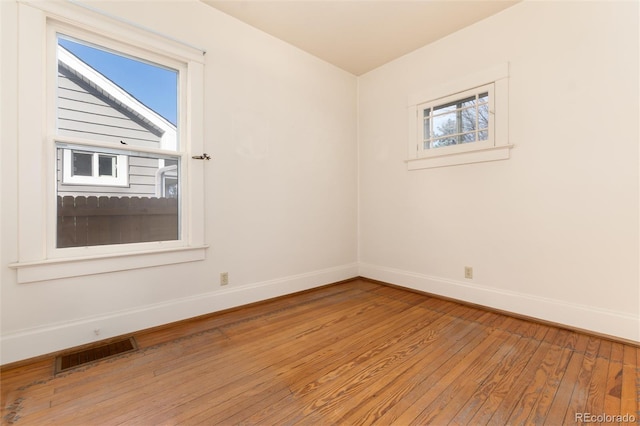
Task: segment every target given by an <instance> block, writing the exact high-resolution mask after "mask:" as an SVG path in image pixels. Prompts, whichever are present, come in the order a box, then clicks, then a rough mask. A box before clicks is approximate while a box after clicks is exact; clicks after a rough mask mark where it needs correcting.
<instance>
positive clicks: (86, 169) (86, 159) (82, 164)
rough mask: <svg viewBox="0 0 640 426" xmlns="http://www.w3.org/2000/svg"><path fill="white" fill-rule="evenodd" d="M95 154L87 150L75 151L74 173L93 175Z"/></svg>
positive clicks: (76, 174)
mask: <svg viewBox="0 0 640 426" xmlns="http://www.w3.org/2000/svg"><path fill="white" fill-rule="evenodd" d="M92 165H93V155H92V154H88V153H85V152H74V153H73V175H74V176H92V175H93V167H92Z"/></svg>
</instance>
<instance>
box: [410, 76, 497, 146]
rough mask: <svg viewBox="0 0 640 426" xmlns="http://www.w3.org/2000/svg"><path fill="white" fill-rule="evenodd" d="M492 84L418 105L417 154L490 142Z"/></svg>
mask: <svg viewBox="0 0 640 426" xmlns="http://www.w3.org/2000/svg"><path fill="white" fill-rule="evenodd" d="M492 104H493V85H485V86H482V87H478V88H476V89H472V90H468V91H465V92H462V93H458V94H455V95H452V96H448V97H446V98H441V99H438V100H434V101H431V102H427V103H424V104H422V105H419V106H418V111H419V116H420V117H421V121H422V122H421V123H420V126H419V127H420V131H419V138H420V139H419V141H420V142H419V143H418V146H417V148H418V151H419V152H423V153H424V155H428V153H429V152H431V151H434V150H436V151H441V150H446V148H447V147H454V146H458V145H464V144H471V143H478V142H485V143H491V142H492V141H491V138H492V136H493V135H492V133H493V132H492V126H493V118H492V114H491V113H490V111H491V110H492Z"/></svg>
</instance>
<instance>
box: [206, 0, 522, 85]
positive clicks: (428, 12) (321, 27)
mask: <svg viewBox="0 0 640 426" xmlns="http://www.w3.org/2000/svg"><path fill="white" fill-rule="evenodd" d="M202 1H203V2H204V3H206V4H208V5H210V6H212V7H214V8H216V9H219V10H221V11H223V12H225V13H227V14H229V15H231V16H234V17H235V18H237V19H239V20H241V21H244V22H246V23H247V24H249V25H252V26H254V27H256V28H259V29H260V30H262V31H265V32H266V33H269V34H271V35H273V36H275V37H277V38H279V39H281V40H284V41H286V42H288V43H290V44H292V45H294V46H297V47H299V48H300V49H303V50H305V51H307V52H309V53H311V54H312V55H314V56H317V57H319V58H321V59H324V60H325V61H327V62H330V63H332V64H334V65H336V66H337V67H339V68H342V69H344V70H346V71H348V72H350V73H352V74H354V75H361V74H364V73H366V72H368V71H370V70H372V69H374V68H377V67H379V66H380V65H383V64H385V63H387V62H389V61H392V60H394V59H396V58H398V57H400V56H402V55H404V54H406V53H409V52H411V51H413V50H416V49H417V48H419V47H421V46H424V45H426V44H429V43H431V42H433V41H435V40H438V39H440V38H442V37H445V36H447V35H448V34H451V33H453V32H455V31H458V30H459V29H461V28H464V27H466V26H468V25H471V24H473V23H474V22H477V21H480V20H482V19H484V18H487V17H488V16H491V15H493V14H495V13H498V12H500V11H501V10H503V9H506V8H507V7H509V6H512V5H513V4H515V3H517V2H518V1H519V0H222V1H219V0H202Z"/></svg>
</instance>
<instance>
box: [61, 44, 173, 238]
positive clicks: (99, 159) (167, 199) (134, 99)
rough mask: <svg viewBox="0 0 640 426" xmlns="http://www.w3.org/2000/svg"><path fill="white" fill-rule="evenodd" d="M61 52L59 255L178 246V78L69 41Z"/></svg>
mask: <svg viewBox="0 0 640 426" xmlns="http://www.w3.org/2000/svg"><path fill="white" fill-rule="evenodd" d="M55 44H56V46H55V47H56V58H57V78H56V80H55V81H56V82H57V83H56V90H55V126H54V128H55V136H54V143H55V144H56V156H55V157H56V164H57V166H56V170H57V176H58V178H57V184H56V199H57V208H56V233H55V245H54V247H55V248H56V249H62V248H65V249H68V248H70V247H89V246H109V245H121V244H132V243H148V242H158V241H179V240H180V239H181V238H182V236H183V233H182V227H183V226H184V223H183V221H182V217H183V216H182V208H181V205H182V197H181V194H182V193H183V188H181V185H184V180H183V179H182V178H181V170H182V167H181V162H182V159H183V157H184V155H183V152H182V151H181V149H180V143H179V139H180V138H179V134H180V132H179V123H180V119H179V118H180V115H179V108H178V105H179V104H180V99H179V90H178V87H179V82H180V78H181V77H180V71H179V70H178V69H177V67H176V68H174V67H170V66H167V65H165V64H159V63H157V62H154V61H150V60H148V59H141V58H143V56H144V55H140V56H139V57H138V56H135V55H131V54H125V53H122V52H120V51H119V50H117V49H115V48H112V47H105V46H107V45H108V43H105V45H104V46H103V45H101V44H99V43H94V42H89V41H84V40H83V39H82V37H77V36H75V37H72V36H69V35H67V34H64V33H58V32H57V33H56V34H55ZM134 50H135V49H134ZM140 88H144V90H142V91H140V92H138V93H136V96H134V95H133V94H132V93H130V92H129V91H134V90H139V89H140ZM147 104H149V105H147ZM150 105H153V108H151V107H150Z"/></svg>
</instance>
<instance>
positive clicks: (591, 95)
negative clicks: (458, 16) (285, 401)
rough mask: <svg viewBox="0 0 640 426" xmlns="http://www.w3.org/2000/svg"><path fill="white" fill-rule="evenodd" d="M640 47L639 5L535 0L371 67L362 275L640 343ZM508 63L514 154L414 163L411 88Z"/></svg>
mask: <svg viewBox="0 0 640 426" xmlns="http://www.w3.org/2000/svg"><path fill="white" fill-rule="evenodd" d="M638 56H639V34H638V3H637V2H525V3H522V4H518V5H516V6H514V7H511V8H509V9H507V10H506V11H504V12H502V13H500V14H498V15H496V16H494V17H492V18H489V19H487V20H484V21H482V22H480V23H477V24H475V25H473V26H471V27H468V28H466V29H464V30H462V31H459V32H457V33H455V34H453V35H451V36H449V37H447V38H445V39H442V40H440V41H438V42H436V43H433V44H431V45H428V46H426V47H424V48H422V49H419V50H418V51H415V52H413V53H411V54H409V55H406V56H404V57H402V58H400V59H398V60H396V61H393V62H391V63H389V64H387V65H384V66H382V67H380V68H379V69H376V70H374V71H372V72H370V73H368V74H366V75H364V76H362V77H361V78H360V79H359V132H360V133H359V153H360V159H359V162H360V163H359V164H360V165H359V167H360V182H359V186H360V195H359V196H360V200H359V211H360V214H359V217H360V220H359V247H360V261H361V267H360V274H361V275H363V276H367V277H371V278H376V279H380V280H384V281H388V282H392V283H396V284H400V285H404V286H407V287H411V288H415V289H418V290H422V291H427V292H433V293H436V294H440V295H444V296H449V297H454V298H457V299H461V300H465V301H469V302H474V303H479V304H482V305H486V306H491V307H495V308H499V309H504V310H507V311H512V312H516V313H519V314H523V315H529V316H533V317H537V318H541V319H544V320H548V321H555V322H559V323H562V324H567V325H571V326H573V327H578V328H584V329H588V330H591V331H595V332H600V333H606V334H609V335H614V336H618V337H622V338H626V339H631V340H635V341H640V322H639V316H640V308H639V305H640V290H639V287H640V278H639V255H640V253H639V249H638V243H639V232H638V220H639V217H640V212H639V206H638V198H639V175H638V164H639V157H638V155H639V152H638V145H639V142H638V141H639V140H640V138H639V128H638V127H639V126H638V123H639V121H638V120H639V116H640V115H639V113H640V110H639V106H638V104H639V87H638V80H639V67H638ZM504 62H509V64H510V82H509V84H510V100H509V102H510V110H509V112H510V123H509V132H510V142H511V143H513V144H515V147H514V148H513V149H512V150H511V158H510V159H509V160H504V161H497V162H488V163H480V164H472V165H463V166H454V167H445V168H438V169H429V170H418V171H411V172H408V171H407V169H406V165H405V164H404V163H403V161H404V160H406V155H407V154H406V152H407V148H406V143H407V121H408V120H407V112H406V111H407V99H408V96H410V95H412V94H416V93H418V94H419V93H421V92H424V91H425V90H427V89H429V87H430V85H432V84H433V85H438V84H446V83H447V82H448V81H449V80H450V79H456V78H458V77H464V76H465V75H466V74H471V73H473V72H474V71H477V70H479V69H482V68H486V67H489V66H492V65H495V64H500V63H504ZM426 100H427V99H425V101H426ZM464 266H472V267H473V268H474V269H473V271H474V278H473V280H465V279H464Z"/></svg>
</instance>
